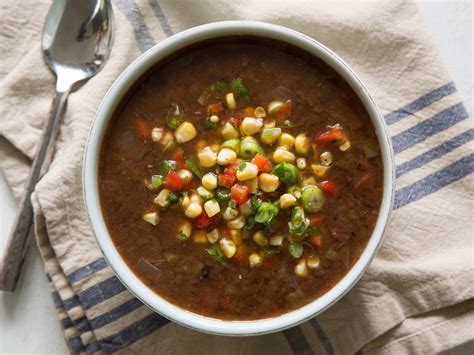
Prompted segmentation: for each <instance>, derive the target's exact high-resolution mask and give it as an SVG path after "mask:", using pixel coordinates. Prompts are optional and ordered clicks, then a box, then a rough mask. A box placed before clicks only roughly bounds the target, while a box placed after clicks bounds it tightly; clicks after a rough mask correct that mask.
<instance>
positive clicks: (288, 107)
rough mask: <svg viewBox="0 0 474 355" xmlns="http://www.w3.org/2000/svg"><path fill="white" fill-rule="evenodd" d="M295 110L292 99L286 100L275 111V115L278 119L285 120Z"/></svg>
mask: <svg viewBox="0 0 474 355" xmlns="http://www.w3.org/2000/svg"><path fill="white" fill-rule="evenodd" d="M292 112H293V103H292V102H291V100H286V101H285V103H284V104H283V105H282V106H281V107H280V108H279V109H278V111H276V112H275V114H274V116H275V118H276V119H277V120H284V119H286V118H288V117H290V115H291V113H292Z"/></svg>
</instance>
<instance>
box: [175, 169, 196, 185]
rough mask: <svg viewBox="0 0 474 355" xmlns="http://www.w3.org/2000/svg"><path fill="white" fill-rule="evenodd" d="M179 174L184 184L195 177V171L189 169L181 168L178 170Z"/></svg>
mask: <svg viewBox="0 0 474 355" xmlns="http://www.w3.org/2000/svg"><path fill="white" fill-rule="evenodd" d="M178 176H179V177H180V178H181V179H182V180H183V183H184V184H189V183H190V182H191V180H192V179H193V173H192V172H190V171H189V170H188V169H181V170H180V171H178Z"/></svg>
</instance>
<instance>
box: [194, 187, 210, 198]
mask: <svg viewBox="0 0 474 355" xmlns="http://www.w3.org/2000/svg"><path fill="white" fill-rule="evenodd" d="M196 192H197V194H198V195H199V197H200V198H201V199H202V200H203V201H207V200H209V199H211V198H212V197H214V192H212V191H210V190H208V189H206V188H205V187H204V186H199V187H198V188H197V189H196Z"/></svg>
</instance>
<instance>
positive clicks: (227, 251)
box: [219, 239, 237, 258]
mask: <svg viewBox="0 0 474 355" xmlns="http://www.w3.org/2000/svg"><path fill="white" fill-rule="evenodd" d="M219 246H220V247H221V249H222V251H223V252H224V255H225V256H226V258H232V257H233V256H234V255H235V252H236V251H237V247H236V245H235V243H234V242H233V241H232V240H229V239H221V240H220V241H219Z"/></svg>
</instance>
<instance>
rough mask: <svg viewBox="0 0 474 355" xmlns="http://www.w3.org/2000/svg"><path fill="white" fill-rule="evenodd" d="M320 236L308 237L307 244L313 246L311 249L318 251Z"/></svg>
mask: <svg viewBox="0 0 474 355" xmlns="http://www.w3.org/2000/svg"><path fill="white" fill-rule="evenodd" d="M322 239H323V238H322V236H321V234H319V233H317V234H313V235H312V236H310V237H309V239H308V240H309V243H310V244H311V245H312V246H313V248H316V249H319V248H321V244H322Z"/></svg>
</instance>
